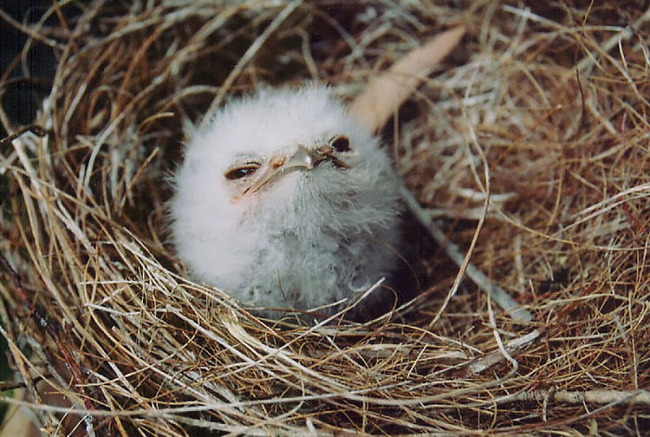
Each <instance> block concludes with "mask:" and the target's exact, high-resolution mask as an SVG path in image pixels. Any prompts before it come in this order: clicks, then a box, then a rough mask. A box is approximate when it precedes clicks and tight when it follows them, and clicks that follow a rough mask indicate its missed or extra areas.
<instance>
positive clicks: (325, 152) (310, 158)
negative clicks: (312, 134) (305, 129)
mask: <svg viewBox="0 0 650 437" xmlns="http://www.w3.org/2000/svg"><path fill="white" fill-rule="evenodd" d="M332 152H333V149H332V147H331V146H329V145H322V146H319V147H317V148H315V149H309V148H307V147H305V146H303V145H298V147H297V149H296V150H295V151H294V152H293V153H286V152H285V153H282V152H281V153H278V154H276V155H273V156H272V157H271V158H270V159H269V161H268V164H267V165H266V168H265V169H264V170H263V171H262V172H261V173H260V174H259V176H258V177H257V179H256V180H255V182H253V184H252V185H251V186H250V187H248V188H246V190H245V191H244V193H243V194H242V196H241V197H248V196H251V195H253V194H254V193H256V192H257V191H259V190H260V189H261V188H262V187H263V186H264V185H265V184H266V183H267V182H269V181H270V180H272V179H275V178H276V177H280V176H282V175H285V174H288V173H291V172H294V171H299V170H300V171H303V170H311V169H313V168H314V167H316V166H317V165H318V164H320V163H321V162H323V161H331V162H332V163H333V164H334V166H335V167H339V168H347V165H346V164H345V163H344V162H343V161H341V160H340V159H338V158H336V157H335V156H333V155H332Z"/></svg>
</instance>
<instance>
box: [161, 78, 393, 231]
mask: <svg viewBox="0 0 650 437" xmlns="http://www.w3.org/2000/svg"><path fill="white" fill-rule="evenodd" d="M208 117H209V118H208V119H207V120H206V122H204V127H203V128H201V129H199V130H198V131H197V132H195V133H194V135H193V137H192V139H191V141H190V143H189V144H188V147H187V149H186V154H185V161H184V163H183V166H182V167H181V168H180V169H179V171H178V172H177V174H176V179H175V183H176V185H177V194H176V198H175V200H174V201H173V202H172V214H173V216H174V218H175V220H176V222H177V223H176V226H177V227H178V228H180V227H181V226H182V224H183V223H185V224H189V225H190V226H191V225H193V224H195V223H196V228H197V229H199V228H200V229H201V232H200V234H201V235H204V236H206V235H210V234H215V235H216V234H218V233H219V232H221V233H222V234H223V235H228V233H229V232H236V231H237V229H239V228H240V227H241V226H242V224H246V223H250V224H252V225H253V226H255V227H257V228H259V229H268V230H269V231H272V232H275V231H278V230H282V229H293V230H296V231H297V232H303V233H312V232H313V231H315V230H316V229H318V227H319V226H323V225H325V226H331V227H333V228H338V229H341V227H343V226H348V225H349V226H352V227H359V226H364V223H365V222H367V221H368V217H373V216H375V215H377V214H376V213H375V212H374V211H375V210H376V205H377V204H381V205H383V204H384V200H382V199H380V197H381V196H385V194H386V193H387V192H390V190H388V188H385V187H388V186H392V184H394V180H393V179H391V177H392V176H393V172H392V169H391V165H390V161H389V159H388V157H387V155H386V153H385V152H384V151H383V150H381V149H380V148H379V147H378V144H377V140H376V138H375V137H374V136H373V135H372V134H371V133H370V132H368V130H367V129H366V128H365V127H363V126H362V125H360V124H359V123H358V122H357V121H356V120H355V119H353V118H352V117H350V116H349V115H348V114H347V112H346V107H345V106H344V105H343V104H341V103H340V102H339V101H337V100H336V99H334V98H332V96H331V94H330V92H329V90H328V89H326V88H316V87H312V88H303V89H300V90H290V89H280V90H262V91H261V92H258V93H257V94H254V95H252V96H249V97H247V98H244V99H241V100H238V101H235V102H233V103H231V104H228V105H226V106H225V107H224V108H222V109H220V110H219V111H218V112H217V113H215V114H212V115H210V116H208ZM378 188H379V189H378ZM387 190H388V191H387ZM373 208H375V209H373ZM177 233H178V232H177ZM197 234H199V232H197Z"/></svg>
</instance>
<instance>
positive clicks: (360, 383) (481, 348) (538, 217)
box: [0, 0, 650, 435]
mask: <svg viewBox="0 0 650 437" xmlns="http://www.w3.org/2000/svg"><path fill="white" fill-rule="evenodd" d="M65 3H66V2H60V3H59V6H60V7H61V9H63V12H61V11H60V10H58V6H57V7H56V8H54V9H53V10H52V11H50V13H51V14H53V15H54V16H55V17H54V18H50V20H49V21H47V23H49V24H48V26H44V25H43V26H32V27H31V30H30V32H31V33H32V34H34V33H36V34H38V35H40V36H39V38H40V39H41V40H42V41H44V42H45V43H49V44H52V45H54V46H55V51H56V53H57V56H58V59H59V64H58V69H57V74H56V77H55V79H54V82H53V84H52V91H51V93H50V94H49V96H48V97H47V98H46V99H45V101H44V104H43V109H42V111H41V112H40V114H39V115H38V117H37V119H36V120H35V125H37V126H40V127H42V128H43V129H45V130H46V131H47V135H44V136H38V135H35V134H32V133H25V134H23V135H21V136H19V137H18V139H16V140H14V141H13V142H12V143H9V142H4V143H3V145H2V148H1V149H0V152H1V157H0V158H1V161H0V169H1V170H0V171H2V173H3V176H1V177H2V178H5V179H6V180H8V181H9V187H10V196H9V199H8V200H7V201H3V206H2V210H1V211H0V214H1V216H0V232H2V238H1V239H0V251H1V253H2V255H3V256H4V257H5V258H6V259H8V260H9V262H10V264H11V265H12V266H13V269H14V270H15V271H16V272H17V275H13V274H12V273H11V270H12V269H10V268H8V267H7V266H4V267H3V268H2V269H1V270H0V275H1V276H0V277H1V278H2V279H1V280H0V292H1V293H2V301H1V302H2V303H1V307H0V315H1V316H2V320H3V326H4V328H3V331H4V332H3V334H4V335H5V336H6V337H7V339H8V340H9V343H10V348H11V353H12V358H13V361H14V364H15V367H16V369H17V370H18V372H19V373H20V375H21V378H22V379H23V380H24V384H25V385H26V387H27V388H28V389H29V390H30V391H31V393H32V395H33V396H34V397H35V405H34V408H36V409H37V410H38V411H39V412H40V417H41V419H42V420H43V422H44V427H45V429H46V430H48V431H49V432H55V431H57V432H60V433H64V431H63V429H64V428H65V429H67V431H66V432H71V431H72V430H73V428H75V427H76V430H77V432H87V433H89V434H91V435H92V434H95V435H104V434H107V435H113V434H117V435H135V433H136V429H137V432H139V433H140V434H141V435H200V434H201V433H202V432H207V431H210V430H212V431H221V432H224V433H228V434H289V433H295V434H299V435H303V434H307V433H310V432H311V433H313V434H321V433H323V434H324V433H367V434H392V433H432V432H438V433H451V434H464V435H469V434H475V433H480V432H482V431H484V430H491V431H492V432H493V433H504V434H508V433H510V434H513V435H514V434H517V435H520V434H544V433H561V434H571V433H583V434H587V433H592V432H596V433H600V434H601V435H623V434H625V435H640V434H643V433H645V431H643V430H646V429H648V426H650V399H649V396H648V392H647V391H644V390H647V389H648V387H649V385H650V345H649V340H648V339H649V338H650V328H649V327H648V326H649V324H650V317H649V315H648V310H650V305H649V303H648V296H649V295H650V275H649V274H648V272H649V270H650V261H649V259H648V255H649V248H650V241H649V239H650V237H649V235H650V233H649V230H650V201H649V199H650V171H648V169H650V122H649V121H648V120H649V119H650V116H649V112H650V103H649V102H648V99H649V97H648V96H650V82H649V81H648V78H649V77H650V56H649V54H648V44H649V42H650V36H649V35H650V13H649V12H648V11H647V10H645V9H643V8H644V7H647V6H644V2H634V1H624V2H609V3H607V4H605V2H602V3H601V2H594V4H593V5H591V6H590V5H589V3H588V2H566V3H564V2H558V3H544V6H539V5H540V4H542V3H543V2H532V1H531V2H527V3H526V2H516V1H503V2H492V1H487V0H486V1H481V0H476V1H466V2H436V4H437V5H436V6H434V5H431V4H428V3H429V2H410V1H406V0H403V1H395V2H387V1H381V0H363V1H359V2H353V5H348V6H341V4H342V3H343V2H334V1H325V0H323V1H314V2H306V3H305V4H301V3H300V2H296V1H294V2H284V1H259V2H249V3H244V2H236V1H230V2H224V4H223V5H222V6H215V3H217V2H208V1H197V2H182V1H171V0H167V1H164V0H163V1H161V2H154V1H152V2H115V1H112V2H108V1H95V2H91V5H90V6H88V7H87V8H84V9H77V10H74V11H73V8H80V7H81V6H79V4H77V3H74V4H70V5H65ZM461 3H462V4H461ZM145 4H146V5H145ZM174 5H176V6H174ZM56 16H58V19H57V18H56ZM64 17H68V18H64ZM52 23H56V24H52ZM458 24H464V25H465V26H466V27H467V29H468V35H467V36H466V37H465V40H464V42H463V43H461V46H460V48H459V49H458V50H456V52H455V53H454V54H453V55H452V57H451V58H449V59H448V60H447V61H446V62H445V63H444V64H443V65H442V66H441V68H440V69H439V71H438V72H436V73H434V74H433V75H432V78H431V80H430V81H428V82H426V83H425V84H423V86H421V87H420V88H419V89H418V92H417V93H416V95H415V96H414V98H413V99H411V101H410V102H409V103H408V104H407V105H406V106H405V107H404V109H403V110H402V111H401V114H400V118H399V120H396V122H395V123H394V124H393V125H391V126H388V128H387V130H386V131H385V132H384V136H385V137H386V139H387V142H391V141H392V142H393V150H394V153H395V156H396V165H397V167H398V169H399V171H400V174H402V175H403V177H404V180H405V181H406V183H407V185H408V186H409V188H410V189H411V190H412V192H413V193H414V194H415V196H416V197H417V199H418V201H419V203H420V205H421V207H422V209H423V211H424V212H425V213H426V214H427V215H428V216H429V217H433V218H435V219H436V220H438V222H439V226H441V227H442V228H443V229H444V231H445V233H446V236H447V237H448V238H449V239H450V240H451V241H454V242H455V243H456V244H458V245H459V246H460V247H465V248H467V247H468V246H469V244H470V241H471V240H472V238H473V236H474V234H475V231H476V229H477V223H478V221H479V220H481V219H484V220H485V221H484V225H483V227H482V229H481V232H480V236H479V239H478V241H477V244H476V246H475V248H474V251H473V253H472V257H471V262H472V264H473V265H474V266H475V267H476V268H477V269H478V270H479V271H481V272H483V273H484V274H485V275H487V277H489V278H490V280H491V281H492V282H493V283H494V284H497V285H499V286H500V287H502V288H503V289H505V290H506V291H507V292H508V293H509V294H510V295H511V296H512V297H513V298H514V299H516V300H517V301H518V302H519V303H521V305H522V306H524V307H525V308H526V309H527V310H528V311H529V312H530V313H532V315H533V320H532V321H531V322H521V321H517V320H514V319H513V318H512V317H510V316H509V315H508V314H507V313H506V312H503V311H501V310H500V309H499V308H498V307H497V306H496V305H494V303H493V302H492V301H491V300H490V299H488V296H487V294H485V293H482V292H481V291H479V290H478V288H477V286H476V285H474V283H472V282H471V281H467V280H466V281H465V282H464V283H463V284H462V285H461V286H460V288H459V289H458V290H457V292H456V294H455V295H453V296H451V295H449V297H450V298H449V299H448V304H447V305H446V306H442V305H443V302H445V301H446V300H445V297H446V296H448V293H449V292H450V290H452V284H453V282H454V280H455V279H456V274H457V271H458V269H457V268H456V267H455V266H454V265H453V264H452V263H450V262H449V261H447V258H446V255H445V254H444V252H443V251H440V252H439V253H436V254H435V256H432V257H429V258H427V259H423V260H422V262H421V265H420V266H418V267H419V268H421V269H424V270H425V271H426V272H433V273H430V275H431V276H432V278H433V282H432V284H433V285H431V286H430V287H429V288H428V290H427V291H426V293H424V294H422V295H421V296H420V297H419V298H418V299H417V300H416V301H414V302H412V303H411V304H410V305H409V306H407V307H406V308H404V309H403V310H402V311H401V313H399V314H394V313H392V314H389V315H387V316H386V317H383V318H381V319H378V320H375V321H372V322H369V323H366V324H362V325H360V324H352V323H349V322H342V321H336V320H334V321H332V323H320V324H317V325H315V326H300V325H297V324H292V323H289V322H287V323H276V322H273V321H262V320H258V319H256V318H255V317H253V316H252V315H250V314H248V313H246V312H245V311H243V310H241V309H239V308H238V307H237V305H236V303H235V302H233V301H231V300H230V299H229V298H228V297H227V295H225V294H223V293H221V292H219V291H217V290H214V289H211V288H207V287H203V286H200V285H198V284H194V283H192V282H190V281H189V280H187V279H184V272H183V269H182V267H181V266H180V265H179V264H178V263H177V261H176V260H175V259H174V258H173V253H172V249H171V248H170V247H169V246H168V245H167V244H166V243H165V240H166V238H167V235H166V234H165V231H164V222H165V217H164V201H165V200H166V199H168V198H169V196H170V190H169V187H168V186H167V185H166V184H165V183H164V180H165V176H166V174H168V173H169V171H170V169H172V168H173V166H174V163H175V162H178V160H179V159H180V158H181V148H182V146H181V143H180V142H181V140H182V127H183V124H184V123H186V122H187V120H197V119H198V118H199V117H200V114H201V113H204V112H205V110H206V109H207V108H208V107H209V106H210V105H211V104H219V103H221V102H222V101H223V99H224V98H226V97H227V96H229V95H237V94H240V93H241V92H245V91H248V90H250V89H253V88H254V87H256V86H258V85H259V84H261V83H271V84H287V83H290V84H298V83H303V82H304V81H305V80H316V81H322V82H327V83H331V84H332V85H333V87H334V89H335V90H336V91H337V92H338V93H339V94H340V95H341V96H342V97H344V98H346V99H351V98H352V97H353V96H354V95H355V94H356V93H358V92H359V91H360V90H361V89H362V87H363V85H364V83H365V82H366V81H367V78H368V77H370V76H372V75H374V74H376V71H378V70H380V69H383V68H385V67H386V66H388V65H390V64H391V63H392V62H394V61H395V60H396V59H398V58H399V57H400V56H401V55H403V54H404V53H406V52H407V51H409V50H410V49H413V48H415V47H418V45H419V44H421V42H422V41H424V40H426V39H427V38H428V37H430V36H432V35H434V34H435V33H437V32H440V31H441V30H443V29H447V28H450V27H451V26H454V25H458ZM269 26H271V27H269ZM26 50H29V47H27V48H26ZM5 79H6V78H5ZM5 79H3V81H4V82H3V84H2V85H0V89H2V90H5V89H7V87H8V86H11V84H10V83H7V82H6V80H5ZM0 121H2V123H3V125H4V126H5V128H6V129H7V130H8V131H9V132H10V133H15V132H18V131H19V130H20V127H18V126H15V125H13V124H12V122H11V120H9V119H8V117H7V116H6V114H4V112H3V113H2V114H0ZM486 175H487V176H488V177H489V179H487V180H486ZM488 192H489V194H490V201H489V211H488V213H487V215H485V214H484V205H485V202H486V193H488ZM441 308H442V309H444V311H442V312H440V317H439V318H436V319H434V317H435V316H436V314H437V313H438V312H439V311H440V309H441ZM432 321H435V323H433V324H432ZM46 381H47V382H46ZM39 389H40V390H39ZM51 391H55V392H60V393H64V394H65V395H66V396H67V397H68V399H69V400H70V405H69V406H67V405H64V404H63V405H62V404H59V405H58V406H57V405H50V406H47V405H45V404H46V402H44V401H43V399H44V396H45V394H44V393H45V392H51ZM64 417H65V418H66V419H65V420H63V418H64ZM80 418H83V420H79V419H80ZM77 422H79V423H77Z"/></svg>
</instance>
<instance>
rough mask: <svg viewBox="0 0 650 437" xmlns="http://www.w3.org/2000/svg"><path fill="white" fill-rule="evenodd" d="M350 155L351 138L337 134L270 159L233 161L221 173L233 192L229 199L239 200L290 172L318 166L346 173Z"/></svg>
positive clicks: (276, 154) (298, 146) (279, 152)
mask: <svg viewBox="0 0 650 437" xmlns="http://www.w3.org/2000/svg"><path fill="white" fill-rule="evenodd" d="M353 156H354V152H353V151H352V149H351V148H350V139H349V138H348V137H347V136H346V135H345V134H339V135H335V136H333V137H332V138H330V139H328V140H322V141H318V140H316V141H314V142H313V143H312V144H306V145H305V144H294V145H292V146H288V147H285V148H283V149H281V150H278V151H276V152H274V153H272V154H270V155H269V156H259V157H258V158H257V159H251V158H244V159H241V160H235V162H233V164H232V165H231V166H230V167H229V168H228V169H227V170H226V171H225V172H224V179H225V182H224V184H225V185H226V187H227V189H228V190H229V191H231V192H232V193H233V195H232V197H231V199H232V200H233V201H239V200H243V199H246V198H251V197H253V196H255V195H257V194H258V191H260V190H262V189H264V188H265V187H267V186H269V185H272V184H274V183H275V182H276V181H277V180H279V179H282V178H284V177H286V176H287V175H289V174H290V173H292V172H306V171H311V170H313V169H314V168H316V167H318V166H319V165H321V164H326V165H327V164H329V165H330V166H331V167H332V168H334V169H339V170H347V169H349V168H350V164H348V163H347V162H346V161H348V160H350V159H352V157H353Z"/></svg>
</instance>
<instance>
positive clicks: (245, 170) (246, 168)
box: [224, 164, 260, 181]
mask: <svg viewBox="0 0 650 437" xmlns="http://www.w3.org/2000/svg"><path fill="white" fill-rule="evenodd" d="M258 168H260V166H259V165H257V164H244V165H240V166H238V167H235V168H232V169H230V170H228V171H227V172H226V173H225V174H224V176H225V177H226V179H228V180H231V181H232V180H235V179H241V178H245V177H246V176H249V175H252V174H253V173H255V171H256V170H257V169H258Z"/></svg>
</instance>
